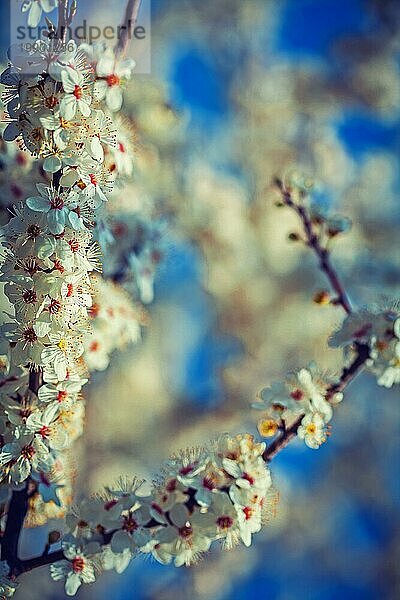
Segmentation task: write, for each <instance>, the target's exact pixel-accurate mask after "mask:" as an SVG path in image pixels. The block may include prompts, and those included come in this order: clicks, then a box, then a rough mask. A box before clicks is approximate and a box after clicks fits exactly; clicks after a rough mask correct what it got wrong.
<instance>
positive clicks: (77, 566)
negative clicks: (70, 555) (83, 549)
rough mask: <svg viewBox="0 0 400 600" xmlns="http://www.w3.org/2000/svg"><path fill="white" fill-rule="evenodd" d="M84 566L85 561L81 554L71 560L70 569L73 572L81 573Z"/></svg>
mask: <svg viewBox="0 0 400 600" xmlns="http://www.w3.org/2000/svg"><path fill="white" fill-rule="evenodd" d="M84 568H85V561H84V559H83V558H82V557H81V556H77V557H76V558H74V559H73V561H72V570H73V572H74V573H82V571H83V569H84Z"/></svg>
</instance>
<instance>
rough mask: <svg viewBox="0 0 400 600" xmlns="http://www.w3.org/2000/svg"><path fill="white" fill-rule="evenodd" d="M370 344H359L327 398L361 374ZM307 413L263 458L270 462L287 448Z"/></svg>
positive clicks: (278, 439)
mask: <svg viewBox="0 0 400 600" xmlns="http://www.w3.org/2000/svg"><path fill="white" fill-rule="evenodd" d="M369 352H370V351H369V346H368V345H367V344H358V345H357V355H356V357H355V359H354V360H353V362H352V363H351V365H350V366H349V367H345V368H344V369H343V371H342V374H341V376H340V379H339V381H338V382H337V383H336V384H334V385H331V386H330V388H329V389H328V391H327V395H326V399H327V400H328V401H329V399H330V398H332V397H334V395H335V394H337V393H339V392H343V391H344V390H345V389H346V388H347V386H348V385H349V384H350V383H351V382H352V381H353V379H355V377H357V375H359V373H360V372H361V371H362V369H363V368H364V366H365V363H366V361H367V360H368V358H369V355H370V354H369ZM304 416H305V414H304V413H302V414H301V415H300V416H299V417H297V419H296V420H295V421H294V423H292V425H290V427H288V428H286V427H285V428H284V430H283V431H282V433H281V434H280V435H279V436H278V437H277V438H276V439H275V440H274V441H273V442H272V443H271V444H269V446H267V448H266V449H265V451H264V453H263V459H264V460H265V461H266V462H270V461H271V460H272V459H273V458H274V457H275V456H276V455H277V454H278V453H279V452H280V451H281V450H283V449H284V448H286V446H287V445H288V444H289V442H290V441H291V440H292V439H293V438H295V437H296V435H297V431H298V429H299V427H300V425H301V422H302V420H303V418H304Z"/></svg>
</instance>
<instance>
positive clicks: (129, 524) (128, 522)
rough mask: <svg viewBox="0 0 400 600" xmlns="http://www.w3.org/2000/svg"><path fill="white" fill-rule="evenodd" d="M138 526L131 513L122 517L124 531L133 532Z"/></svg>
mask: <svg viewBox="0 0 400 600" xmlns="http://www.w3.org/2000/svg"><path fill="white" fill-rule="evenodd" d="M138 527H139V525H138V523H137V521H136V520H135V519H134V518H133V516H132V515H128V516H127V517H124V524H123V525H122V529H125V531H128V532H129V533H133V532H134V531H136V529H137V528H138Z"/></svg>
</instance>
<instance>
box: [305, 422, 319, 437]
mask: <svg viewBox="0 0 400 600" xmlns="http://www.w3.org/2000/svg"><path fill="white" fill-rule="evenodd" d="M316 431H317V428H316V426H315V425H314V423H310V424H309V425H307V433H308V434H310V435H312V434H313V433H315V432H316Z"/></svg>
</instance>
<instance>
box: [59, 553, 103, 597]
mask: <svg viewBox="0 0 400 600" xmlns="http://www.w3.org/2000/svg"><path fill="white" fill-rule="evenodd" d="M88 550H89V548H87V549H86V551H88ZM93 550H97V547H94V548H93ZM63 551H64V556H65V558H66V560H62V561H60V562H58V563H55V564H53V565H51V566H50V574H51V576H52V578H53V579H54V580H55V581H60V580H62V579H65V593H66V594H67V596H75V594H76V592H77V591H78V589H79V588H80V586H81V585H82V583H93V582H94V581H95V580H96V576H95V563H94V562H93V560H92V558H91V557H90V554H85V553H84V552H83V551H82V550H81V549H80V548H79V547H77V546H75V545H73V544H65V545H64V547H63Z"/></svg>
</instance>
